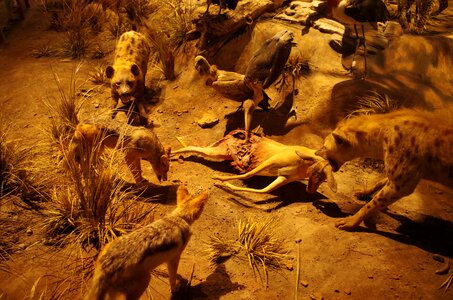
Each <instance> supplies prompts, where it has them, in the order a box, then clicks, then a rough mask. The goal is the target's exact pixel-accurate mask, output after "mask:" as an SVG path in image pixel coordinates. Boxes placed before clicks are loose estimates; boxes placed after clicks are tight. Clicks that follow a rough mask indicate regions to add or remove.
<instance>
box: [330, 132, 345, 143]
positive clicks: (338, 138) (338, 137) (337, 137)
mask: <svg viewBox="0 0 453 300" xmlns="http://www.w3.org/2000/svg"><path fill="white" fill-rule="evenodd" d="M332 136H333V139H334V140H335V144H337V145H346V144H348V140H347V139H346V138H345V137H342V136H341V135H339V134H338V133H335V132H332Z"/></svg>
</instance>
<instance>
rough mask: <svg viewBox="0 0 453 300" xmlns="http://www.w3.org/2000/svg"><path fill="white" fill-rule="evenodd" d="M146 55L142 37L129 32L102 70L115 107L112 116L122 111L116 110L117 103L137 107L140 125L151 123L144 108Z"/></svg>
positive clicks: (148, 50)
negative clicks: (111, 60)
mask: <svg viewBox="0 0 453 300" xmlns="http://www.w3.org/2000/svg"><path fill="white" fill-rule="evenodd" d="M149 53H150V45H149V42H148V40H147V39H146V37H145V36H144V35H143V34H141V33H139V32H135V31H128V32H125V33H123V34H122V35H121V36H120V38H119V40H118V42H117V44H116V48H115V59H114V62H113V65H111V66H108V67H107V69H106V70H105V74H106V76H107V78H109V79H110V80H111V91H112V98H113V100H114V102H115V103H114V105H115V106H114V107H116V108H115V110H114V112H113V115H112V117H114V116H115V115H116V111H117V110H118V109H121V108H118V107H117V105H118V100H121V102H122V103H123V104H124V106H126V107H131V105H133V104H135V105H136V107H137V108H138V113H139V118H140V124H141V125H145V126H146V125H149V124H151V121H150V120H149V117H148V113H147V112H146V108H145V105H144V100H145V99H144V93H145V76H146V71H147V68H148V60H149ZM126 110H127V108H126Z"/></svg>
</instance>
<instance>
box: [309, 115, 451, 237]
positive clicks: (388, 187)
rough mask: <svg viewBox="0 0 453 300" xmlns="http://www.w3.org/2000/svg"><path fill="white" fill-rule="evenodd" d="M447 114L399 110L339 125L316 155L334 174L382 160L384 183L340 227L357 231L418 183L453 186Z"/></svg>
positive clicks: (449, 128) (448, 118) (378, 184)
mask: <svg viewBox="0 0 453 300" xmlns="http://www.w3.org/2000/svg"><path fill="white" fill-rule="evenodd" d="M442 110H443V112H437V113H433V112H423V111H418V110H410V109H401V110H398V111H394V112H391V113H387V114H376V115H363V116H359V117H355V118H351V119H347V120H345V121H343V122H340V123H339V124H338V125H337V127H336V128H335V130H333V132H332V133H331V134H329V135H328V136H327V137H326V138H325V140H324V146H323V147H322V149H320V150H319V151H318V152H316V154H317V155H320V156H322V157H323V158H325V159H327V160H328V161H329V162H330V165H331V166H332V168H333V170H334V171H338V169H339V168H340V167H341V166H342V165H343V164H344V163H345V162H347V161H349V160H351V159H354V158H357V157H364V158H377V159H383V160H384V164H385V174H386V178H385V179H384V180H381V181H380V182H378V183H377V185H376V186H375V187H373V188H372V189H370V190H369V191H364V192H363V193H361V194H368V193H372V192H376V191H377V193H376V194H375V195H374V196H373V199H372V200H371V201H370V202H369V203H368V204H366V205H365V206H363V207H362V208H361V209H360V210H359V211H358V212H357V213H356V214H355V215H353V216H350V217H347V218H344V219H341V220H340V221H338V222H337V224H336V226H337V227H339V228H340V229H344V230H353V229H356V228H357V227H358V226H359V225H360V223H361V222H362V221H363V220H364V219H366V218H367V217H368V216H370V215H372V214H373V213H375V212H377V211H379V210H383V209H384V208H386V207H387V206H389V205H390V204H392V203H394V202H395V201H398V200H399V199H401V198H402V197H404V196H407V195H410V194H411V193H412V192H413V191H414V189H415V187H416V186H417V184H418V182H419V181H420V179H427V180H431V181H436V182H439V183H441V184H444V185H446V186H448V187H452V186H453V147H452V145H453V121H452V120H451V116H452V113H453V108H451V107H450V108H449V109H442Z"/></svg>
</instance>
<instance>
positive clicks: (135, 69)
mask: <svg viewBox="0 0 453 300" xmlns="http://www.w3.org/2000/svg"><path fill="white" fill-rule="evenodd" d="M131 72H132V74H134V76H135V77H137V76H138V75H139V74H140V68H139V67H138V66H137V64H133V65H132V66H131Z"/></svg>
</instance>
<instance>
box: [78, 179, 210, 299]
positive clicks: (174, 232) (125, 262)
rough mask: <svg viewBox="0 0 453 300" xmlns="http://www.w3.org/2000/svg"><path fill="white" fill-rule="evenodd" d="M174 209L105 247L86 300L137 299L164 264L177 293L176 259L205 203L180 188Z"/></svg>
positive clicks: (204, 198) (184, 188)
mask: <svg viewBox="0 0 453 300" xmlns="http://www.w3.org/2000/svg"><path fill="white" fill-rule="evenodd" d="M176 198H177V199H176V202H177V203H176V205H177V206H176V208H175V210H173V212H172V213H171V214H169V215H167V216H165V217H163V218H162V219H159V220H157V221H155V222H153V223H151V224H149V225H146V226H144V227H142V228H140V229H138V230H135V231H133V232H131V233H129V234H127V235H124V236H121V237H119V238H117V239H116V240H114V241H112V242H110V243H109V244H107V245H106V246H105V247H104V249H102V251H101V253H100V254H99V257H98V258H97V261H96V265H95V270H94V275H93V279H92V284H91V287H90V289H89V291H88V293H87V294H86V296H85V300H104V299H128V300H129V299H139V298H140V296H141V295H142V294H143V293H144V292H145V290H146V288H147V287H148V284H149V281H150V279H151V271H152V270H153V269H155V268H156V267H157V266H159V265H161V264H163V263H167V267H168V276H169V280H170V288H171V291H172V292H175V291H177V284H176V274H177V271H178V265H179V260H180V258H181V254H182V252H183V251H184V249H185V247H186V245H187V243H188V242H189V239H190V236H191V235H192V232H191V230H190V225H191V224H192V223H193V222H194V221H196V220H197V219H198V218H199V217H200V215H201V212H202V211H203V208H204V205H205V203H206V201H207V200H208V194H207V193H206V192H204V193H201V194H200V195H199V196H197V197H192V196H190V195H189V192H188V191H187V188H186V187H185V186H180V187H179V188H178V191H177V196H176Z"/></svg>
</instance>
